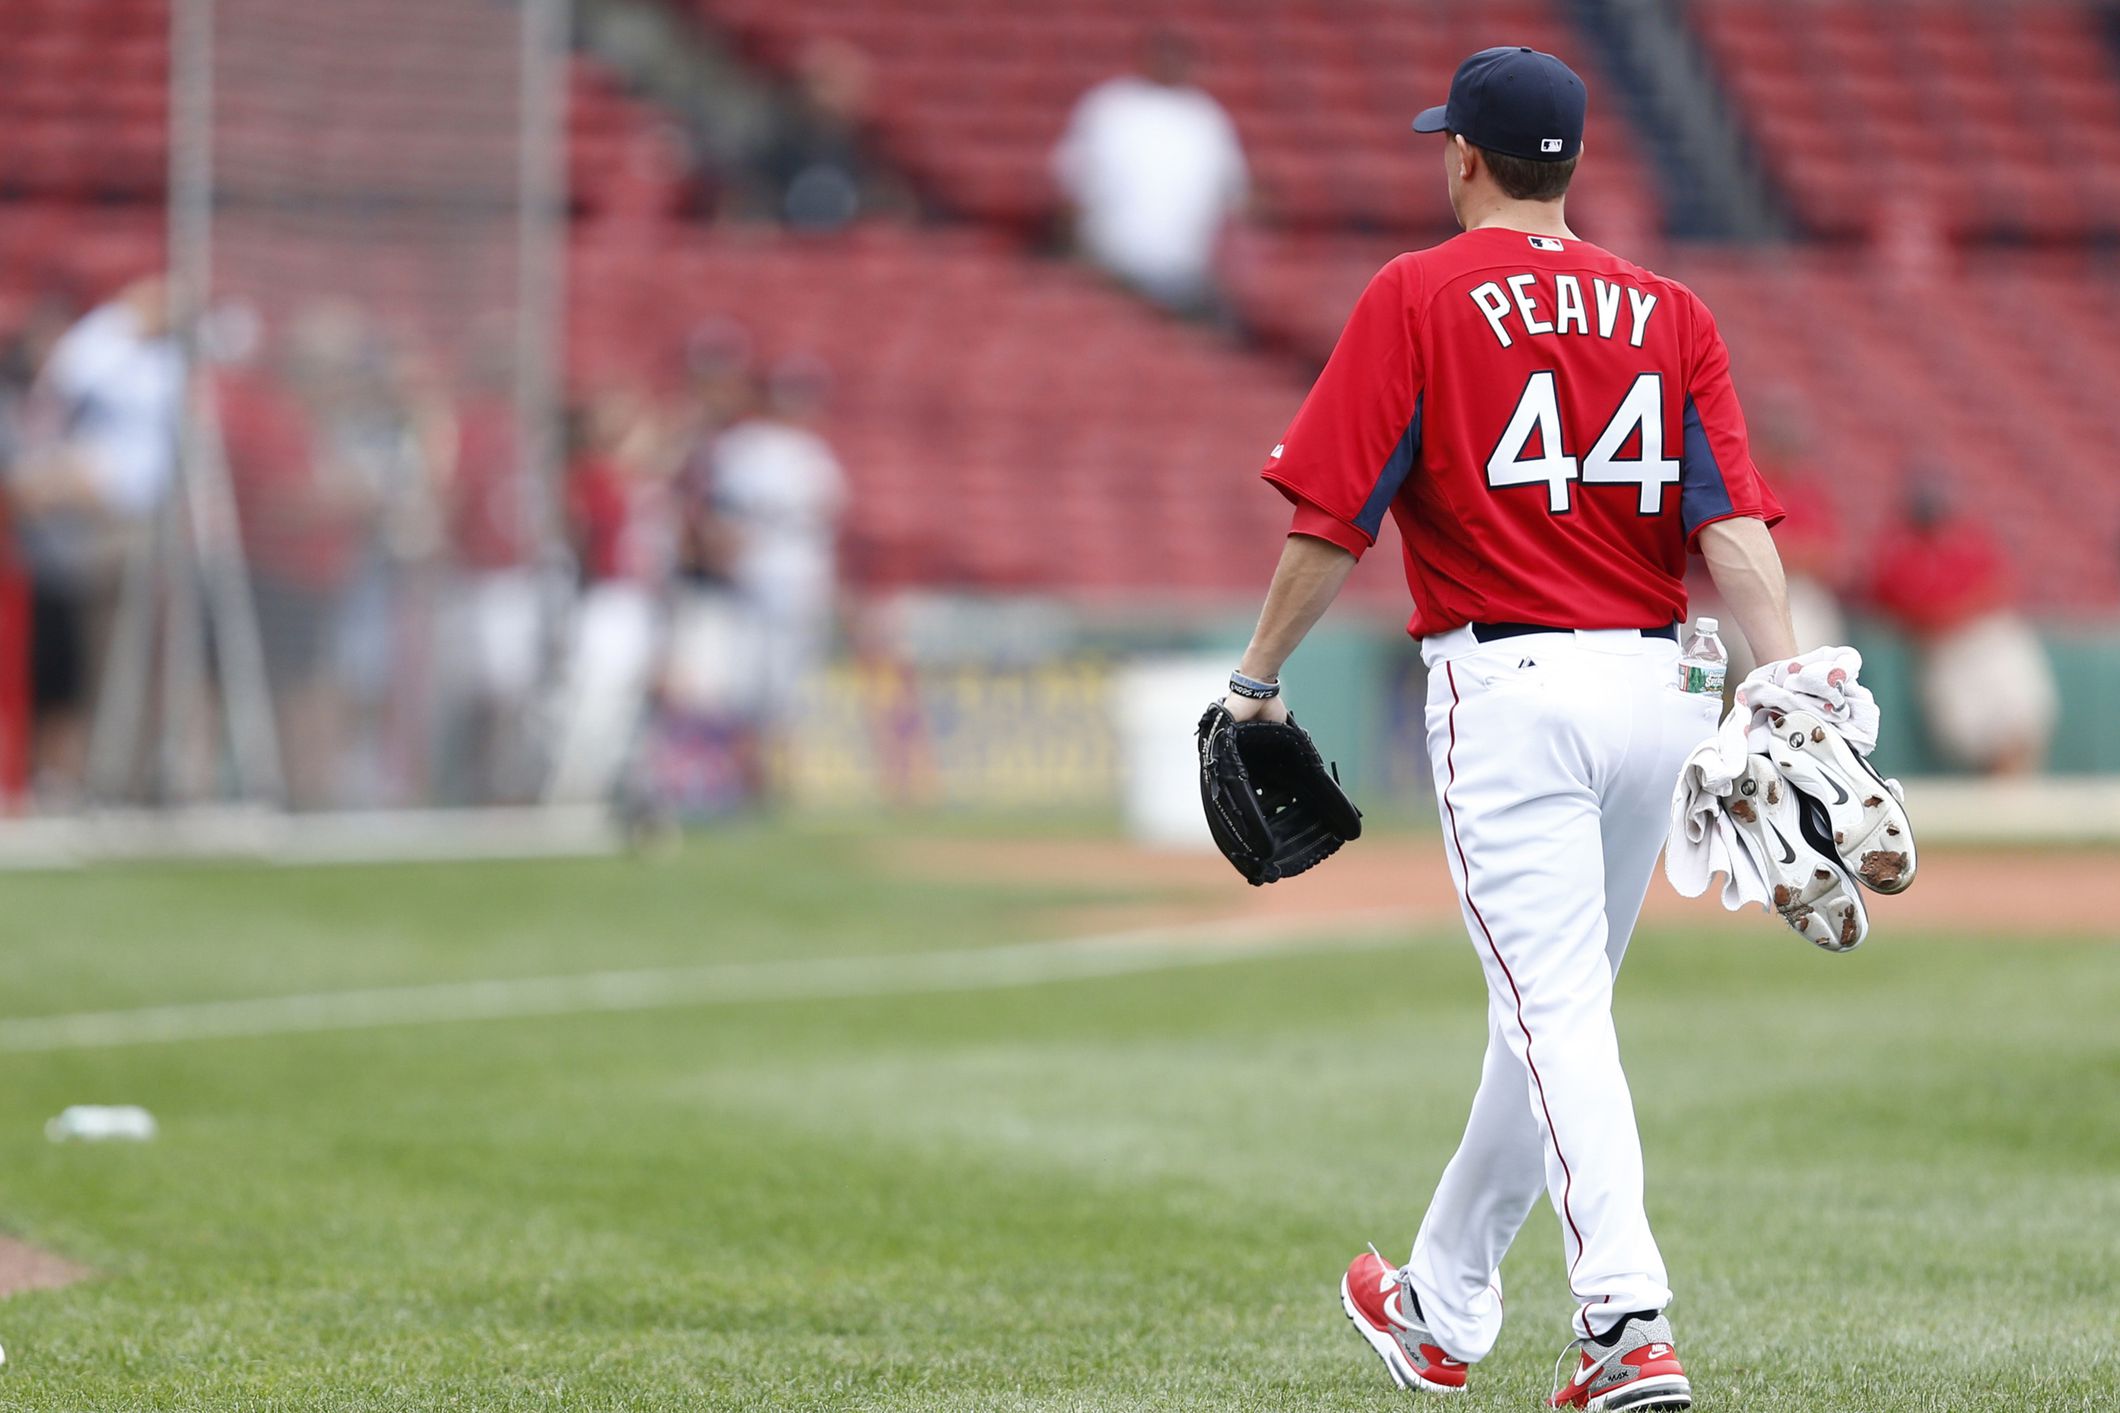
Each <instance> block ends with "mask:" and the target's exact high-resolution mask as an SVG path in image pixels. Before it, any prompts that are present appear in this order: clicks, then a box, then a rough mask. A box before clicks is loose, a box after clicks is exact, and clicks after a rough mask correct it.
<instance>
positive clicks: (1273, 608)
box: [1237, 535, 1355, 682]
mask: <svg viewBox="0 0 2120 1413" xmlns="http://www.w3.org/2000/svg"><path fill="white" fill-rule="evenodd" d="M1354 563H1355V560H1354V556H1353V555H1351V554H1349V553H1348V552H1347V551H1346V550H1343V549H1341V548H1340V547H1339V546H1338V545H1335V544H1332V543H1329V542H1328V541H1325V540H1320V539H1316V538H1314V537H1312V536H1310V535H1290V536H1289V537H1288V541H1287V543H1286V544H1284V545H1283V546H1282V547H1281V562H1280V564H1279V565H1278V566H1276V567H1275V569H1274V572H1273V583H1272V584H1271V585H1270V586H1269V587H1268V588H1267V590H1266V607H1264V608H1263V609H1261V610H1260V611H1259V626H1258V627H1257V628H1256V629H1254V630H1253V632H1252V635H1251V646H1250V647H1248V648H1246V649H1245V650H1244V658H1243V660H1242V661H1241V662H1240V663H1238V665H1237V670H1238V671H1239V672H1242V673H1243V674H1244V675H1245V676H1247V677H1256V678H1258V679H1260V680H1261V681H1265V682H1272V681H1275V680H1278V679H1279V677H1280V675H1281V666H1282V664H1283V663H1285V662H1287V661H1288V655H1289V654H1290V653H1292V652H1294V651H1295V650H1296V645H1297V644H1299V643H1301V642H1302V641H1303V636H1304V635H1305V634H1306V633H1308V632H1309V631H1310V630H1311V629H1312V628H1314V627H1316V626H1317V622H1318V620H1319V619H1320V618H1323V617H1324V616H1325V610H1326V609H1328V608H1330V607H1331V606H1332V601H1333V599H1335V598H1336V597H1338V596H1339V592H1340V589H1341V587H1342V586H1343V585H1345V584H1346V582H1347V576H1348V575H1349V574H1351V573H1353V572H1354Z"/></svg>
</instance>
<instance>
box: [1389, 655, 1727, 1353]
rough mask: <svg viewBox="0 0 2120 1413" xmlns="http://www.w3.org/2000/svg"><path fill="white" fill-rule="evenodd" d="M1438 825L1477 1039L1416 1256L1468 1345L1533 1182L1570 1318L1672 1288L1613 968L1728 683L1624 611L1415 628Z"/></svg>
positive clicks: (1481, 1336) (1475, 1338)
mask: <svg viewBox="0 0 2120 1413" xmlns="http://www.w3.org/2000/svg"><path fill="white" fill-rule="evenodd" d="M1422 658H1423V660H1424V661H1426V662H1427V664H1428V668H1429V680H1428V751H1429V757H1430V759H1431V760H1432V762H1433V764H1434V767H1435V783H1436V794H1437V798H1438V800H1439V802H1440V806H1441V811H1442V825H1443V844H1444V848H1445V850H1446V851H1447V852H1448V853H1449V856H1450V868H1451V873H1452V875H1453V876H1454V877H1455V879H1456V881H1457V887H1458V897H1459V900H1460V901H1461V903H1462V904H1463V908H1464V914H1465V926H1466V929H1467V931H1468V932H1469V933H1470V934H1471V937H1472V943H1473V947H1474V950H1475V951H1477V952H1478V953H1479V957H1480V964H1481V966H1482V968H1483V969H1484V970H1485V972H1486V975H1487V996H1488V1005H1487V1058H1486V1064H1485V1067H1484V1068H1483V1069H1482V1071H1481V1074H1480V1087H1479V1092H1478V1093H1477V1094H1476V1095H1475V1096H1474V1098H1473V1101H1472V1116H1471V1118H1470V1119H1469V1120H1468V1121H1467V1123H1466V1125H1465V1136H1464V1138H1463V1140H1462V1141H1461V1142H1460V1143H1459V1145H1458V1150H1457V1154H1456V1156H1455V1157H1453V1158H1452V1159H1451V1160H1450V1164H1449V1166H1448V1167H1447V1168H1445V1169H1444V1172H1443V1177H1442V1181H1441V1182H1440V1183H1439V1184H1438V1185H1437V1187H1436V1193H1435V1199H1434V1201H1433V1202H1432V1203H1431V1204H1430V1205H1429V1208H1428V1213H1427V1216H1426V1217H1425V1218H1424V1219H1423V1221H1422V1223H1421V1230H1420V1235H1419V1237H1418V1238H1417V1239H1416V1240H1415V1242H1414V1248H1413V1259H1412V1261H1411V1263H1410V1264H1409V1266H1408V1270H1409V1272H1410V1273H1411V1275H1412V1278H1413V1284H1414V1290H1415V1292H1416V1294H1418V1295H1419V1297H1420V1301H1421V1308H1422V1311H1423V1312H1424V1313H1425V1315H1426V1316H1427V1322H1428V1326H1429V1328H1430V1329H1431V1330H1433V1331H1434V1332H1435V1336H1436V1339H1437V1341H1438V1342H1439V1343H1440V1344H1441V1345H1442V1347H1443V1349H1444V1350H1445V1351H1446V1352H1448V1353H1449V1354H1450V1355H1451V1356H1453V1357H1454V1358H1458V1359H1463V1360H1466V1361H1467V1362H1471V1361H1473V1360H1477V1359H1480V1358H1483V1357H1485V1355H1486V1354H1487V1353H1488V1351H1489V1350H1491V1349H1492V1348H1493V1347H1494V1341H1495V1338H1496V1336H1497V1335H1498V1334H1499V1333H1500V1332H1501V1325H1502V1289H1501V1270H1500V1267H1501V1261H1502V1255H1503V1253H1504V1252H1506V1251H1507V1250H1508V1249H1509V1243H1510V1242H1511V1241H1512V1240H1514V1239H1515V1237H1516V1234H1517V1231H1518V1229H1519V1228H1521V1227H1522V1226H1523V1224H1524V1220H1525V1218H1527V1217H1528V1216H1530V1214H1531V1208H1532V1206H1533V1204H1534V1203H1536V1202H1537V1201H1538V1195H1539V1192H1540V1191H1541V1189H1543V1190H1544V1191H1545V1192H1546V1194H1547V1195H1548V1197H1549V1198H1550V1199H1551V1200H1552V1203H1553V1208H1554V1211H1555V1213H1556V1214H1557V1215H1558V1216H1559V1217H1560V1221H1561V1245H1562V1248H1563V1251H1562V1254H1563V1256H1564V1257H1565V1259H1566V1261H1567V1269H1568V1284H1569V1289H1570V1290H1571V1291H1572V1292H1573V1294H1574V1298H1575V1301H1576V1306H1577V1308H1576V1313H1575V1328H1576V1333H1577V1334H1579V1335H1583V1336H1588V1335H1591V1334H1594V1333H1602V1332H1603V1331H1604V1330H1606V1329H1608V1328H1609V1327H1610V1326H1611V1325H1612V1324H1614V1323H1615V1322H1616V1321H1617V1320H1618V1319H1619V1318H1620V1317H1621V1316H1623V1315H1625V1314H1627V1313H1628V1312H1630V1311H1635V1310H1654V1309H1660V1308H1661V1307H1662V1306H1664V1305H1665V1304H1666V1303H1667V1302H1668V1301H1669V1300H1670V1298H1671V1291H1670V1287H1669V1286H1668V1285H1667V1284H1666V1283H1665V1275H1664V1262H1663V1257H1662V1256H1661V1255H1660V1254H1659V1253H1658V1251H1657V1249H1656V1240H1655V1238H1654V1237H1652V1236H1651V1235H1650V1233H1649V1220H1648V1217H1647V1215H1646V1213H1645V1212H1644V1211H1643V1208H1642V1155H1641V1137H1640V1134H1639V1133H1638V1132H1637V1130H1636V1128H1635V1124H1634V1101H1633V1097H1632V1096H1631V1095H1630V1094H1629V1092H1628V1089H1627V1076H1626V1074H1625V1072H1624V1071H1623V1070H1622V1069H1621V1068H1620V1061H1619V1041H1618V1037H1617V1036H1616V1035H1615V1033H1614V1031H1613V1027H1612V983H1613V979H1614V977H1615V976H1617V974H1618V972H1619V964H1620V958H1621V957H1622V956H1623V955H1624V954H1625V952H1626V949H1627V938H1628V936H1629V934H1630V933H1632V931H1633V930H1634V920H1635V917H1636V916H1637V914H1639V913H1640V911H1641V905H1642V899H1643V897H1644V896H1645V895H1646V894H1647V892H1648V888H1649V878H1650V875H1651V874H1652V873H1653V872H1654V870H1655V866H1656V857H1657V853H1658V850H1659V849H1661V847H1662V845H1663V841H1664V835H1665V832H1666V829H1667V825H1668V818H1669V810H1670V804H1671V790H1672V786H1673V785H1674V784H1675V783H1676V781H1677V779H1678V773H1679V767H1680V765H1681V763H1682V762H1683V760H1684V759H1685V756H1686V754H1687V752H1689V751H1690V750H1692V749H1693V747H1694V746H1696V745H1698V744H1699V743H1700V742H1701V741H1702V740H1704V739H1705V738H1707V737H1708V736H1710V735H1712V734H1713V733H1714V731H1715V726H1716V722H1717V720H1718V718H1719V716H1720V713H1721V709H1722V703H1721V701H1720V700H1719V699H1718V698H1714V697H1705V696H1701V695H1698V694H1688V693H1685V692H1682V691H1680V690H1679V686H1678V645H1677V644H1676V643H1674V642H1672V641H1670V640H1669V639H1665V638H1659V637H1653V636H1650V637H1645V636H1643V635H1642V634H1640V633H1636V632H1634V631H1632V630H1616V631H1597V632H1588V631H1583V632H1574V633H1535V634H1525V635H1521V636H1518V637H1512V638H1502V639H1497V640H1496V641H1493V642H1489V643H1484V644H1483V643H1480V642H1478V641H1476V640H1475V639H1474V637H1473V635H1472V633H1471V631H1470V630H1469V629H1460V630H1458V631H1457V632H1454V633H1447V634H1442V635H1439V636H1436V637H1432V638H1429V639H1426V640H1425V641H1424V642H1423V643H1422Z"/></svg>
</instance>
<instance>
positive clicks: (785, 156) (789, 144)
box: [752, 39, 913, 231]
mask: <svg viewBox="0 0 2120 1413" xmlns="http://www.w3.org/2000/svg"><path fill="white" fill-rule="evenodd" d="M874 87H875V81H874V76H873V73H872V70H871V66H870V64H869V60H868V56H866V55H865V54H863V53H862V52H861V51H860V50H859V49H857V48H855V47H854V46H853V45H852V44H849V43H847V42H846V41H845V40H841V39H822V40H817V41H815V42H813V43H811V44H810V45H808V46H807V47H805V48H804V49H803V51H802V54H801V56H800V57H799V59H798V60H797V62H796V66H795V86H794V91H793V93H792V94H791V95H790V98H789V103H788V105H787V107H786V109H785V111H784V112H783V113H782V114H781V115H780V120H779V121H778V122H777V123H776V124H775V125H774V128H773V132H772V136H771V137H770V138H769V139H768V140H767V142H766V143H765V144H764V146H763V147H762V148H761V150H760V151H759V152H758V154H757V156H756V157H755V158H754V159H753V164H752V165H753V168H754V176H755V179H756V181H757V182H758V183H759V185H761V186H762V187H763V192H762V193H761V198H762V199H761V204H762V205H765V206H766V207H768V208H769V209H770V211H771V213H772V215H773V216H774V218H775V219H777V220H780V221H784V222H786V223H787V224H788V225H790V226H793V227H795V228H796V229H798V230H809V231H829V230H837V229H838V228H839V227H841V226H844V225H847V224H848V223H849V222H852V221H853V220H855V219H856V218H857V217H862V216H875V215H878V214H891V213H895V214H905V213H907V212H909V211H910V209H911V207H912V204H913V203H912V200H911V198H910V196H909V194H908V193H907V192H906V191H905V190H904V188H903V186H902V185H901V183H900V182H899V179H898V177H897V176H896V174H895V173H893V172H892V171H891V170H890V169H889V168H888V167H886V166H885V165H884V164H883V163H881V162H878V161H877V160H876V159H875V157H874V156H873V155H872V153H871V151H870V143H869V99H870V94H871V92H872V91H873V89H874Z"/></svg>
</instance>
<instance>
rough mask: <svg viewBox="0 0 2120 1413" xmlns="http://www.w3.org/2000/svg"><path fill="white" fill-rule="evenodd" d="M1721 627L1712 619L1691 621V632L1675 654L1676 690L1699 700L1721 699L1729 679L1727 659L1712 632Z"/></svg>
mask: <svg viewBox="0 0 2120 1413" xmlns="http://www.w3.org/2000/svg"><path fill="white" fill-rule="evenodd" d="M1720 627H1722V624H1720V623H1718V622H1716V621H1715V620H1714V619H1712V618H1696V619H1694V620H1693V631H1692V632H1691V633H1688V634H1687V635H1686V641H1685V643H1684V644H1683V645H1682V646H1680V648H1679V650H1678V689H1679V690H1680V691H1681V692H1699V693H1700V694H1701V695H1702V696H1708V697H1719V696H1721V695H1722V690H1723V679H1724V678H1726V677H1728V676H1729V675H1730V655H1729V654H1728V653H1727V652H1724V651H1723V645H1722V639H1721V638H1718V637H1716V636H1715V630H1716V629H1718V628H1720Z"/></svg>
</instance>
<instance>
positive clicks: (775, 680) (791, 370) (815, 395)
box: [712, 357, 846, 720]
mask: <svg viewBox="0 0 2120 1413" xmlns="http://www.w3.org/2000/svg"><path fill="white" fill-rule="evenodd" d="M829 386H830V379H829V375H828V374H827V373H826V371H825V368H824V366H823V365H822V364H821V363H819V362H818V361H817V360H815V359H813V358H807V357H795V358H789V359H784V360H782V361H781V362H780V363H779V364H778V365H776V366H775V367H774V368H773V370H772V373H771V376H770V377H769V378H768V379H767V381H766V387H765V395H764V397H763V399H762V403H761V406H760V408H759V410H758V411H757V412H756V413H754V414H753V415H752V416H750V417H747V418H745V419H744V420H742V421H741V422H738V423H737V424H736V425H735V426H733V427H731V428H730V429H729V430H728V431H727V432H725V433H723V434H722V436H721V438H720V439H719V440H718V441H717V442H716V443H715V444H714V464H713V476H714V479H713V502H712V503H713V509H714V515H715V517H716V518H717V519H718V520H719V521H720V523H721V524H722V525H723V526H724V527H725V528H726V531H727V535H726V543H727V544H728V546H729V551H730V553H729V558H728V563H727V569H726V572H727V577H728V582H729V584H730V585H731V587H732V588H733V589H734V590H735V592H736V595H737V597H738V599H739V600H740V601H741V603H742V604H743V606H744V610H745V612H746V613H748V614H749V615H750V616H751V617H752V619H753V620H754V622H755V623H756V625H757V627H756V634H757V639H758V643H759V652H758V657H757V660H756V666H755V674H756V680H757V687H758V694H759V701H760V704H761V712H762V715H763V716H764V717H765V718H766V719H768V720H772V719H775V718H777V717H779V716H780V715H781V713H782V712H783V711H784V710H785V709H786V706H787V703H788V701H789V699H790V698H791V697H792V696H793V694H794V692H795V689H796V688H797V687H798V686H800V685H801V683H802V680H803V678H804V677H806V676H807V675H808V674H809V673H810V672H812V671H813V670H815V668H816V667H817V666H818V664H819V663H820V662H821V661H822V660H823V658H824V655H825V651H826V649H827V648H828V647H829V646H830V640H831V629H832V610H833V600H834V595H835V593H836V591H837V581H838V542H839V513H840V510H841V507H842V506H843V504H844V502H845V498H846V478H845V474H844V473H843V472H842V471H841V470H840V466H839V458H838V457H836V456H835V455H833V453H832V448H831V446H830V444H828V443H827V442H826V441H825V439H824V438H823V437H822V436H820V435H819V434H818V433H817V431H816V428H815V422H816V419H817V416H818V414H819V413H820V412H821V411H822V409H823V406H824V400H825V396H826V394H827V392H828V390H829Z"/></svg>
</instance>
